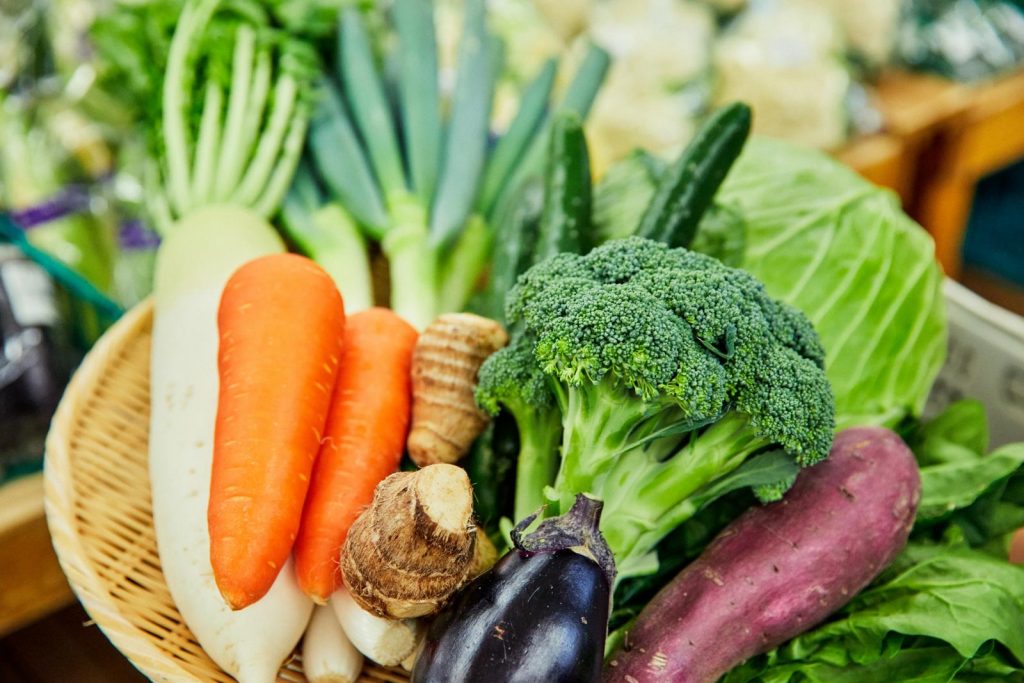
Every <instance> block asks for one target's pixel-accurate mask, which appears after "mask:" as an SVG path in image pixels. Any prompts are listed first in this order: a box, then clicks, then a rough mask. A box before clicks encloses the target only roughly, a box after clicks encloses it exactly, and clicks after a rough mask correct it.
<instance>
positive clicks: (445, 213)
mask: <svg viewBox="0 0 1024 683" xmlns="http://www.w3.org/2000/svg"><path fill="white" fill-rule="evenodd" d="M484 16H485V13H484V3H483V0H474V1H473V2H471V3H470V4H469V6H468V7H467V10H466V28H465V30H464V31H463V35H462V42H461V43H460V45H459V73H458V77H457V80H456V83H455V94H454V96H453V98H452V112H451V118H450V120H449V122H448V135H447V139H446V144H445V150H444V161H443V164H444V165H443V170H442V171H441V178H440V180H439V181H438V188H437V197H436V198H435V201H434V205H433V207H432V210H431V216H430V232H431V240H432V241H433V243H434V244H446V243H450V242H451V240H453V239H454V238H455V236H456V235H457V234H458V232H459V231H460V230H461V229H462V227H463V225H464V224H465V221H466V218H467V217H468V216H469V213H470V211H471V210H472V208H473V203H474V200H475V198H476V192H477V188H478V187H479V185H480V181H481V176H482V175H483V171H484V161H485V159H486V156H487V142H488V140H487V138H488V125H489V123H490V116H491V101H492V99H493V95H494V80H495V74H496V73H497V71H498V70H499V69H498V65H499V64H501V62H502V59H503V54H502V53H503V50H504V47H503V45H502V44H501V42H500V41H499V40H498V39H497V38H494V37H493V36H490V35H489V34H488V33H487V29H486V26H485V25H484Z"/></svg>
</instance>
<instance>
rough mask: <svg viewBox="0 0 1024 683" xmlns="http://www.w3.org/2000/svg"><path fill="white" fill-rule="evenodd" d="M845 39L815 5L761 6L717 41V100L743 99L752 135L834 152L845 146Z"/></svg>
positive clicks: (783, 0)
mask: <svg viewBox="0 0 1024 683" xmlns="http://www.w3.org/2000/svg"><path fill="white" fill-rule="evenodd" d="M845 47H846V45H845V39H844V37H843V34H842V31H841V30H840V27H839V25H838V23H837V22H836V20H835V18H834V17H833V15H832V14H830V13H829V12H828V10H827V9H825V8H824V7H823V6H822V5H821V3H820V2H819V1H818V0H780V1H779V2H771V3H763V4H761V5H756V6H754V7H752V8H751V9H750V10H748V11H747V12H746V13H745V14H743V15H741V16H740V17H739V18H737V20H736V22H735V23H734V24H732V25H731V26H730V28H729V30H728V31H727V32H726V34H724V35H723V36H722V37H721V38H720V39H719V40H718V42H717V43H716V45H715V50H714V69H715V77H716V88H715V98H714V99H715V102H716V104H724V103H727V102H731V101H734V100H743V101H745V102H747V103H749V104H750V105H751V107H752V108H753V109H754V132H755V133H760V134H763V135H768V136H772V137H780V138H785V139H787V140H791V141H793V142H797V143H800V144H804V145H808V146H812V147H817V148H820V149H832V148H835V147H837V146H839V145H841V144H842V143H843V142H845V141H846V139H847V135H848V129H849V125H848V116H847V113H846V97H847V93H848V92H849V89H850V87H851V84H852V79H851V76H850V74H849V72H848V71H847V68H846V65H845V64H844V62H843V58H842V55H843V52H844V50H845Z"/></svg>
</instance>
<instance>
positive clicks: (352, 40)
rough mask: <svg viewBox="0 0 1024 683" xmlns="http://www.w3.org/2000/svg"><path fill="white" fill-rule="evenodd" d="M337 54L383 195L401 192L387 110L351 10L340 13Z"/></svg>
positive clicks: (355, 14)
mask: <svg viewBox="0 0 1024 683" xmlns="http://www.w3.org/2000/svg"><path fill="white" fill-rule="evenodd" d="M338 54H339V58H338V67H339V72H340V74H339V75H340V77H341V82H342V88H343V89H344V91H345V94H346V99H347V101H348V104H349V106H350V107H351V108H352V116H353V118H354V119H355V122H356V124H357V126H358V128H359V132H360V134H361V136H362V140H363V143H364V144H365V145H366V148H367V151H368V153H369V154H368V156H369V159H370V162H371V163H372V164H373V170H374V172H375V174H376V176H377V181H378V183H380V187H381V189H382V190H383V191H384V196H385V198H389V197H390V196H391V195H393V194H396V193H401V192H404V191H405V189H406V186H405V173H404V171H403V170H402V157H401V156H400V155H399V152H398V139H397V136H396V135H395V127H394V121H393V120H392V115H391V109H390V107H389V106H388V101H387V97H386V96H385V94H384V85H383V83H382V82H381V79H380V75H379V74H378V72H377V65H376V64H375V63H374V58H373V50H372V49H371V47H370V37H369V35H368V34H367V32H366V26H365V25H364V24H363V19H362V16H361V15H360V14H359V11H358V10H357V9H355V8H353V7H346V8H345V9H344V10H342V21H341V30H340V31H339V33H338Z"/></svg>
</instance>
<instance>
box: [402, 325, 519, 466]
mask: <svg viewBox="0 0 1024 683" xmlns="http://www.w3.org/2000/svg"><path fill="white" fill-rule="evenodd" d="M507 343H508V334H507V333H506V332H505V330H504V328H502V326H501V325H500V324H498V323H496V322H495V321H493V320H489V319H487V318H481V317H480V316H478V315H473V314H471V313H449V314H446V315H442V316H441V317H440V318H438V319H437V320H435V321H434V322H433V323H431V325H430V326H429V327H428V328H427V329H426V330H424V331H423V333H422V334H421V335H420V337H419V340H418V341H417V342H416V348H415V350H414V351H413V356H412V399H413V400H412V429H411V430H410V431H409V438H408V440H407V442H406V446H407V448H408V450H409V456H410V457H411V458H412V459H413V462H415V463H416V464H417V465H419V466H420V467H423V466H426V465H430V464H433V463H439V462H440V463H454V462H457V461H458V460H459V458H461V457H462V456H464V455H465V454H466V452H467V451H468V450H469V447H470V445H471V444H472V443H473V439H475V438H476V437H477V436H479V435H480V432H482V431H483V430H484V427H486V426H487V421H488V419H489V418H488V417H487V414H486V413H484V412H483V411H482V410H480V408H478V407H477V405H476V400H475V399H474V397H473V393H474V390H475V388H476V373H477V371H478V370H479V369H480V366H481V365H482V364H483V362H484V361H485V360H486V359H487V357H488V356H490V355H491V354H492V353H494V352H495V351H497V350H498V349H500V348H501V347H503V346H505V345H506V344H507Z"/></svg>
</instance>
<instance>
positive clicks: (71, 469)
mask: <svg viewBox="0 0 1024 683" xmlns="http://www.w3.org/2000/svg"><path fill="white" fill-rule="evenodd" d="M152 321H153V307H152V304H151V303H150V302H146V303H143V304H140V305H139V306H137V307H136V308H134V309H133V310H132V311H130V312H129V313H128V314H127V315H126V316H125V317H124V318H122V319H121V320H120V321H119V322H118V323H117V324H116V325H115V326H114V327H113V328H111V329H110V330H109V331H108V332H107V333H106V334H105V335H104V336H103V338H102V339H101V340H100V341H99V342H98V343H97V345H96V346H95V347H94V348H93V350H92V351H91V352H90V353H89V355H88V356H87V357H86V358H85V361H84V362H83V363H82V366H81V367H80V368H79V370H78V372H77V373H76V374H75V376H74V378H73V379H72V381H71V384H70V385H69V386H68V389H67V392H66V393H65V394H64V398H63V399H62V400H61V404H60V407H59V408H58V410H57V414H56V415H55V416H54V420H53V425H52V427H51V429H50V434H49V437H48V439H47V443H46V465H45V477H44V480H45V496H46V498H45V502H46V518H47V522H48V524H49V527H50V534H51V536H52V537H53V546H54V548H55V549H56V551H57V557H58V558H59V559H60V563H61V566H62V567H63V569H64V573H65V574H66V575H67V577H68V581H69V582H70V584H71V588H72V589H73V590H74V592H75V594H76V595H77V596H78V599H79V600H80V601H81V603H82V605H83V606H84V607H85V609H86V611H87V612H88V613H89V615H90V616H91V617H92V619H93V620H94V621H95V622H96V624H97V625H98V626H99V627H100V628H101V629H102V630H103V632H104V633H105V634H106V636H107V637H108V638H109V639H110V641H111V642H112V643H113V644H114V645H115V646H116V647H117V648H118V649H119V650H120V651H121V652H122V653H123V654H124V655H125V656H126V657H127V658H128V659H129V660H130V661H131V662H132V664H134V665H135V667H136V668H138V669H139V670H140V671H141V672H142V673H144V674H145V675H146V676H148V677H149V678H151V679H154V680H167V681H223V682H225V683H228V682H230V681H231V680H232V679H231V677H230V676H228V675H227V674H225V673H224V672H223V671H221V670H220V669H219V668H218V667H217V665H216V664H214V662H213V660H211V659H210V658H209V657H208V656H207V655H206V653H205V652H203V650H202V648H201V647H200V646H199V644H198V643H197V642H196V640H195V638H194V637H193V635H192V633H191V632H190V631H189V629H188V627H187V626H186V625H185V623H184V622H183V621H182V619H181V615H180V614H179V613H178V610H177V609H176V608H175V606H174V602H173V601H172V600H171V595H170V592H169V591H168V589H167V584H166V583H165V581H164V576H163V573H162V572H161V570H160V558H159V556H158V555H157V549H156V537H155V535H154V533H153V524H152V510H151V505H150V488H149V469H148V465H147V442H148V438H149V347H150V333H151V328H152ZM278 680H279V681H290V682H301V681H305V680H306V679H305V677H304V676H303V675H302V662H301V659H300V658H299V655H298V653H296V654H295V655H294V656H293V658H292V659H291V660H290V661H289V662H287V664H286V665H285V667H284V668H282V669H281V672H280V674H279V677H278ZM359 680H360V681H361V682H363V683H384V682H387V683H406V682H407V681H408V676H407V675H406V674H405V673H404V672H402V671H400V670H391V669H384V668H381V667H377V666H373V665H368V666H367V667H366V668H365V669H364V671H363V675H362V677H361V678H360V679H359Z"/></svg>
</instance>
